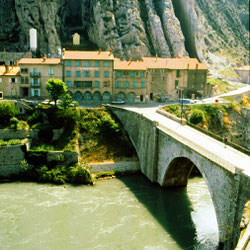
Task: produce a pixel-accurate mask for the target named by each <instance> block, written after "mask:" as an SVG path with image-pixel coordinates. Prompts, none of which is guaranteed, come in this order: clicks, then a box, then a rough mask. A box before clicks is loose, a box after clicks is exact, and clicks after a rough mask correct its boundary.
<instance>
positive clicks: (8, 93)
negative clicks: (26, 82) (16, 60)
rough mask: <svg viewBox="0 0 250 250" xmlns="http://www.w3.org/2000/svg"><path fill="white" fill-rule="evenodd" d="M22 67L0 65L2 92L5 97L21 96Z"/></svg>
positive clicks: (0, 87) (0, 88)
mask: <svg viewBox="0 0 250 250" xmlns="http://www.w3.org/2000/svg"><path fill="white" fill-rule="evenodd" d="M19 85H20V68H19V67H17V66H0V92H2V93H3V96H4V97H13V98H16V97H19V96H20V87H19Z"/></svg>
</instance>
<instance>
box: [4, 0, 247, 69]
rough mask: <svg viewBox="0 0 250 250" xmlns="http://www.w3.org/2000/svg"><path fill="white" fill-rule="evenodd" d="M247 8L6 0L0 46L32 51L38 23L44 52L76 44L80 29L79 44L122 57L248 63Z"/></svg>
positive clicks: (228, 3)
mask: <svg viewBox="0 0 250 250" xmlns="http://www.w3.org/2000/svg"><path fill="white" fill-rule="evenodd" d="M248 9H249V7H248V1H247V0H209V1H207V0H196V1H194V0H175V1H172V0H158V1H153V0H69V1H66V0H2V1H1V2H0V20H1V22H0V47H1V48H5V49H6V50H8V51H10V50H11V51H15V50H19V51H28V50H29V33H28V31H29V29H30V28H35V29H37V31H38V43H39V44H38V47H39V51H38V52H39V53H38V54H40V55H43V54H48V53H49V54H50V55H55V54H57V53H58V48H62V47H66V48H71V49H72V45H71V44H72V35H73V34H74V33H75V32H78V33H79V34H80V35H81V46H80V47H79V49H83V50H93V49H98V48H101V49H102V50H107V49H109V48H112V49H113V52H114V54H115V56H120V57H123V58H129V57H133V58H134V59H138V58H140V56H142V55H144V56H145V55H146V56H150V55H156V54H157V55H158V56H161V57H169V56H172V57H176V56H187V55H189V56H191V57H198V58H199V59H200V60H201V61H204V62H208V63H210V64H212V63H213V61H214V55H215V56H222V55H224V56H225V55H226V56H228V57H229V56H233V58H234V59H235V62H234V63H235V64H236V63H239V62H240V63H247V60H248V53H247V50H248V34H249V25H248V19H249V13H248V12H249V10H248ZM236 52H237V53H236ZM237 60H238V62H237ZM225 63H226V62H225Z"/></svg>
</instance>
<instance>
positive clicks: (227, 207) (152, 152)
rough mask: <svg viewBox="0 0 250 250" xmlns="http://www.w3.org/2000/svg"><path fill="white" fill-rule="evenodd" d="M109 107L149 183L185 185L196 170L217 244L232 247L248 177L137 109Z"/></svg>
mask: <svg viewBox="0 0 250 250" xmlns="http://www.w3.org/2000/svg"><path fill="white" fill-rule="evenodd" d="M108 109H109V110H110V111H111V112H112V113H113V114H115V115H116V116H117V118H118V119H119V120H120V121H121V123H122V125H123V127H124V129H125V130H126V132H127V133H128V135H129V138H130V140H131V141H132V143H133V145H134V147H135V150H136V151H137V154H138V157H139V160H140V167H141V171H142V173H143V174H145V175H146V176H147V177H148V178H149V179H150V180H151V181H152V182H157V183H159V184H160V185H161V186H163V187H170V186H171V187H173V186H176V187H177V186H186V185H187V182H188V178H189V175H190V173H191V171H192V168H193V167H194V166H196V167H197V168H198V169H199V171H200V173H201V174H202V176H203V178H204V179H205V181H206V183H207V186H208V189H209V191H210V195H211V198H212V201H213V204H214V208H215V212H216V217H217V222H218V227H219V240H220V246H221V248H222V249H234V248H235V246H236V244H237V242H238V239H239V234H240V221H241V217H242V213H243V209H244V205H245V203H246V202H247V200H248V199H249V198H250V178H249V176H247V175H246V174H244V173H242V172H241V171H240V170H238V169H237V168H235V169H234V170H233V171H232V170H231V169H230V168H227V169H226V168H224V167H223V166H222V165H220V164H219V163H218V162H219V160H218V159H217V161H214V160H213V159H212V157H211V158H209V157H207V155H205V156H204V155H203V154H201V153H200V152H197V150H195V149H194V148H192V146H190V145H188V144H187V143H185V142H184V141H182V140H179V139H178V138H177V137H175V136H174V133H170V131H168V129H167V128H165V129H164V128H163V127H162V126H161V125H160V124H159V123H157V122H155V121H153V120H152V119H149V118H147V117H145V116H144V115H142V114H140V113H138V112H133V111H130V110H126V109H123V108H120V107H113V106H108ZM194 139H195V138H194ZM222 162H223V159H222ZM222 246H223V247H222Z"/></svg>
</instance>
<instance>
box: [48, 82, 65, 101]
mask: <svg viewBox="0 0 250 250" xmlns="http://www.w3.org/2000/svg"><path fill="white" fill-rule="evenodd" d="M46 89H47V91H48V92H49V95H50V96H51V99H52V101H54V102H55V106H56V104H57V101H58V99H59V98H60V97H62V96H64V95H65V94H66V93H67V87H66V85H65V83H64V82H63V81H61V80H60V79H53V78H52V79H49V80H48V81H47V82H46Z"/></svg>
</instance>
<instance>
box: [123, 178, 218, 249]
mask: <svg viewBox="0 0 250 250" xmlns="http://www.w3.org/2000/svg"><path fill="white" fill-rule="evenodd" d="M121 180H122V181H123V182H124V183H125V184H126V186H128V187H129V188H130V190H131V191H132V192H133V193H134V194H135V196H136V197H137V199H138V200H139V201H140V202H141V203H143V204H144V205H145V206H146V207H147V209H148V211H150V213H151V214H152V215H153V216H154V217H155V218H156V219H157V220H158V222H159V223H160V224H161V226H162V227H163V228H164V229H165V230H166V231H167V232H168V233H169V234H170V235H171V236H172V238H173V239H174V240H175V241H176V243H177V244H178V245H179V247H180V248H181V249H216V246H217V244H218V229H217V222H216V216H215V212H214V209H213V204H212V201H211V199H210V196H209V193H208V189H207V187H206V184H205V181H201V180H203V179H202V178H201V177H195V178H192V179H191V180H190V182H191V183H190V185H189V186H188V187H182V188H167V189H163V188H161V187H159V185H157V184H151V183H150V181H148V180H147V179H146V178H145V177H144V176H141V175H138V176H136V177H135V176H133V177H131V178H123V179H121ZM188 191H189V192H188ZM191 201H192V203H191ZM194 207H195V208H196V210H194ZM203 224H204V225H203ZM209 230H211V231H209Z"/></svg>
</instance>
